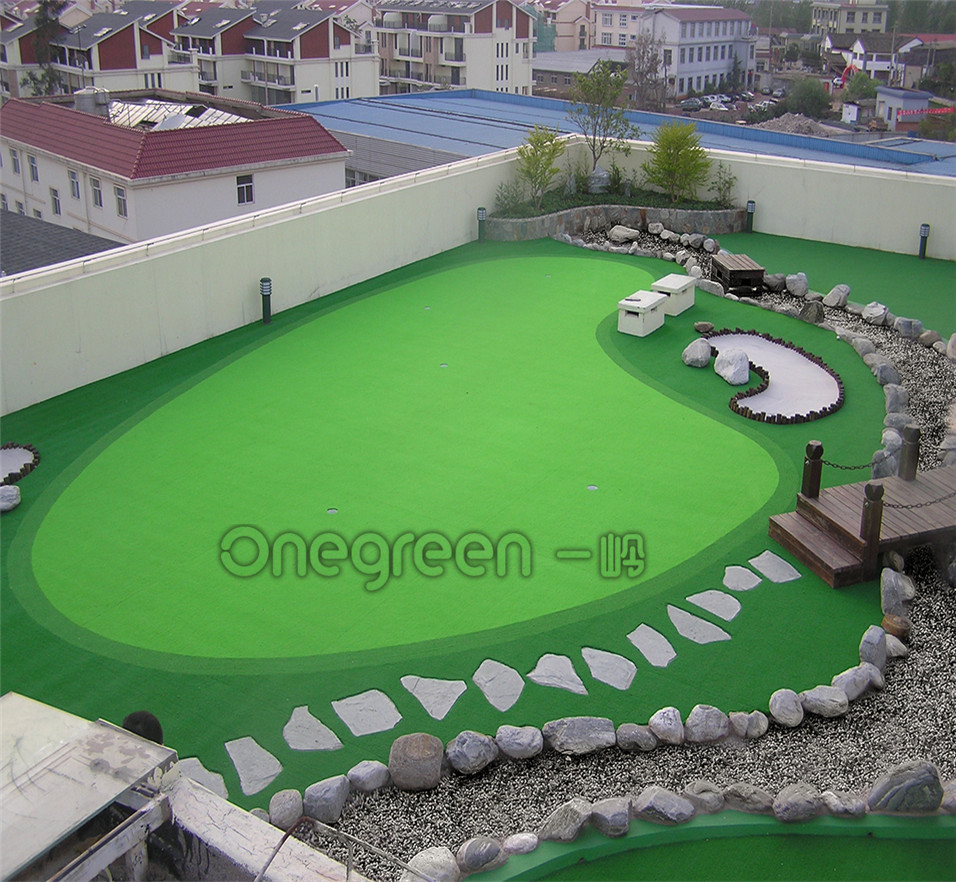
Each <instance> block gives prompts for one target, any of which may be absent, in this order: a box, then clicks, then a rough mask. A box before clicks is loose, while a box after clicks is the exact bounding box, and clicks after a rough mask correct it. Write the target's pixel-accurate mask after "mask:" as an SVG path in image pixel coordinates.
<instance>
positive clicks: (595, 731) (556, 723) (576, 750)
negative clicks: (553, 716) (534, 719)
mask: <svg viewBox="0 0 956 882" xmlns="http://www.w3.org/2000/svg"><path fill="white" fill-rule="evenodd" d="M541 733H542V734H543V735H544V740H545V742H546V743H547V745H548V747H550V748H551V749H552V750H556V751H558V753H565V754H573V755H580V754H586V753H594V752H595V751H597V750H604V748H606V747H613V746H614V744H615V743H616V741H617V736H616V734H615V732H614V723H612V722H611V721H610V720H609V719H608V718H607V717H564V718H563V719H560V720H551V721H550V722H548V723H545V724H544V725H543V726H542V727H541Z"/></svg>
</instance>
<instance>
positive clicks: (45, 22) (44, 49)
mask: <svg viewBox="0 0 956 882" xmlns="http://www.w3.org/2000/svg"><path fill="white" fill-rule="evenodd" d="M65 8H66V0H40V5H39V6H38V7H37V11H36V13H35V15H34V16H33V22H34V24H35V25H36V30H35V31H34V33H33V49H34V52H35V53H36V59H37V64H38V65H39V66H40V71H39V73H37V72H36V71H32V70H31V71H30V72H29V73H27V75H26V76H25V77H24V78H23V79H22V80H21V83H20V84H21V85H22V86H25V87H27V88H30V89H32V90H33V93H34V94H35V95H53V94H55V93H57V92H59V91H60V72H59V71H58V70H57V69H56V68H55V67H54V66H53V62H54V61H55V60H56V58H55V57H54V49H53V46H52V45H51V44H52V42H53V41H54V40H55V39H56V38H57V36H58V35H59V33H60V13H61V12H63V10H64V9H65Z"/></svg>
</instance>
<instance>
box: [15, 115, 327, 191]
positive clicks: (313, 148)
mask: <svg viewBox="0 0 956 882" xmlns="http://www.w3.org/2000/svg"><path fill="white" fill-rule="evenodd" d="M0 130H2V131H3V134H4V137H5V138H9V139H10V140H13V141H19V142H21V143H22V144H25V145H29V146H31V147H35V148H37V149H38V150H45V151H47V152H49V153H54V154H57V155H59V156H62V157H64V158H66V159H71V160H73V161H75V162H80V163H83V164H85V165H90V166H93V167H94V168H99V169H102V170H103V171H107V172H111V173H113V174H116V175H120V176H122V177H125V178H129V179H131V180H137V179H142V178H152V177H159V176H162V175H182V174H189V173H190V172H199V171H208V170H212V169H217V168H233V167H236V166H244V165H254V164H257V163H268V162H281V161H283V160H289V159H300V158H307V157H320V156H327V155H330V154H335V153H343V152H344V151H345V148H344V147H343V146H342V145H341V144H340V143H339V142H338V141H337V140H336V139H335V138H334V137H332V135H331V134H329V132H328V131H327V130H326V129H325V128H324V127H323V126H322V125H321V124H320V123H319V122H317V121H316V120H315V119H314V118H313V117H311V116H307V115H305V114H299V113H284V114H282V115H281V116H276V117H267V118H264V119H256V120H249V121H247V122H239V123H229V124H224V125H211V126H195V127H193V128H184V129H171V130H166V131H140V130H138V129H129V128H125V127H123V126H117V125H113V123H111V122H109V121H108V120H107V119H105V118H103V117H99V116H94V115H93V114H89V113H80V112H78V111H75V110H71V109H69V108H66V107H62V106H59V105H56V104H50V103H46V102H32V101H23V100H19V99H16V98H14V99H11V100H10V101H8V102H7V103H6V104H4V105H3V107H2V108H0Z"/></svg>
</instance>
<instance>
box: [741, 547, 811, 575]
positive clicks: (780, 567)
mask: <svg viewBox="0 0 956 882" xmlns="http://www.w3.org/2000/svg"><path fill="white" fill-rule="evenodd" d="M747 563H749V564H750V566H752V567H753V568H754V569H755V570H757V571H758V572H760V573H763V574H764V575H765V576H766V577H767V578H768V579H769V580H770V581H771V582H792V581H793V580H794V579H799V578H800V571H799V570H798V569H795V568H794V567H792V566H791V565H790V564H788V563H787V562H786V561H785V560H784V559H783V558H782V557H780V556H778V555H776V554H774V553H773V552H772V551H769V550H768V551H765V552H764V553H763V554H760V555H758V556H757V557H752V558H750V560H748V561H747Z"/></svg>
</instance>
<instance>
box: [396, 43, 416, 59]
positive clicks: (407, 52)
mask: <svg viewBox="0 0 956 882" xmlns="http://www.w3.org/2000/svg"><path fill="white" fill-rule="evenodd" d="M395 54H396V55H397V56H398V57H399V58H421V57H422V50H421V47H419V48H417V49H416V48H414V47H412V46H399V47H398V48H397V49H396V50H395Z"/></svg>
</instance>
